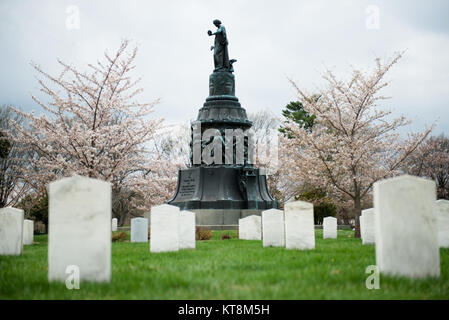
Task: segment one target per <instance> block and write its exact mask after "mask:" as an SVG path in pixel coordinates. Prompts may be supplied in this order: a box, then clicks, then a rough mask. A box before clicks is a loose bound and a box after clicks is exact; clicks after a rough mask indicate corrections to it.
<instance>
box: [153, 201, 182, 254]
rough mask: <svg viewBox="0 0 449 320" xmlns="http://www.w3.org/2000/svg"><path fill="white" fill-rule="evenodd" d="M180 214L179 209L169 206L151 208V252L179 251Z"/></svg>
mask: <svg viewBox="0 0 449 320" xmlns="http://www.w3.org/2000/svg"><path fill="white" fill-rule="evenodd" d="M179 214H180V211H179V207H176V206H172V205H169V204H163V205H160V206H155V207H152V208H151V225H150V230H151V231H150V251H151V252H166V251H178V250H179V230H178V228H179V226H178V224H179Z"/></svg>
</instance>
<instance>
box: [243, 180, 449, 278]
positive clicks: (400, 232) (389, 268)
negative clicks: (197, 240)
mask: <svg viewBox="0 0 449 320" xmlns="http://www.w3.org/2000/svg"><path fill="white" fill-rule="evenodd" d="M284 210H285V212H282V211H281V210H275V209H271V210H267V211H263V212H262V218H261V222H260V217H256V216H251V217H247V218H244V219H241V220H240V221H239V234H240V237H241V238H243V239H260V237H261V238H262V241H263V246H264V247H265V246H284V245H285V247H286V248H295V249H313V248H314V245H315V243H314V241H315V238H314V228H313V205H312V204H309V203H306V202H302V201H296V202H291V203H286V204H285V206H284ZM360 222H361V232H362V237H363V240H362V241H363V243H364V244H369V243H375V245H376V246H375V249H376V250H375V251H376V264H377V266H378V267H379V269H380V271H381V272H382V273H384V274H389V275H399V276H408V277H412V278H423V277H427V276H433V277H439V276H440V251H439V248H440V247H449V201H447V200H438V201H436V186H435V182H434V181H432V180H428V179H423V178H419V177H414V176H409V175H404V176H400V177H395V178H391V179H385V180H382V181H379V182H377V183H375V184H374V208H372V209H368V210H364V212H363V214H362V217H361V219H360ZM323 228H324V229H325V230H324V234H325V235H324V234H323V235H324V237H328V236H330V237H334V232H335V233H336V220H333V219H330V218H327V219H326V221H325V222H324V226H323ZM259 230H261V231H259ZM257 232H259V233H260V232H262V235H258V234H257ZM284 240H285V243H284Z"/></svg>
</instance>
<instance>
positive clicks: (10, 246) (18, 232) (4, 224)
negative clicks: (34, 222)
mask: <svg viewBox="0 0 449 320" xmlns="http://www.w3.org/2000/svg"><path fill="white" fill-rule="evenodd" d="M22 251H23V210H22V209H16V208H11V207H6V208H1V209H0V255H17V256H18V255H21V254H22Z"/></svg>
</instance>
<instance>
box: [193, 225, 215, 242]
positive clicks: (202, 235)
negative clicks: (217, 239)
mask: <svg viewBox="0 0 449 320" xmlns="http://www.w3.org/2000/svg"><path fill="white" fill-rule="evenodd" d="M195 234H196V240H210V239H211V238H212V231H210V230H201V228H200V227H196V229H195Z"/></svg>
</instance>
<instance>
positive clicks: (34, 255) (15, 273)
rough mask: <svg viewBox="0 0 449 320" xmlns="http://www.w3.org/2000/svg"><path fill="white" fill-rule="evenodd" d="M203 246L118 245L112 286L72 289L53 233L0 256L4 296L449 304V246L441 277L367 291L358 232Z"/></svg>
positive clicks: (393, 281) (217, 239) (367, 257)
mask: <svg viewBox="0 0 449 320" xmlns="http://www.w3.org/2000/svg"><path fill="white" fill-rule="evenodd" d="M227 233H232V234H233V236H234V237H233V239H231V240H221V234H222V232H214V237H213V239H212V240H208V241H197V249H196V250H182V251H180V252H176V253H158V254H154V253H150V252H149V244H141V243H129V242H115V243H113V244H112V280H111V283H109V284H94V283H83V282H82V283H81V288H80V289H79V290H68V289H66V287H65V284H64V283H51V284H49V283H48V281H47V236H42V235H41V236H36V237H35V241H36V242H38V243H37V244H34V245H32V246H25V247H24V253H23V255H22V256H18V257H16V256H0V299H449V249H444V250H441V278H440V279H426V280H409V279H404V278H391V277H384V276H381V278H380V289H379V290H368V289H367V288H366V287H365V281H366V278H367V276H368V274H365V268H366V267H367V266H369V265H373V264H375V255H374V246H362V244H361V240H360V239H354V238H353V233H352V231H342V230H339V231H338V239H336V240H335V239H326V240H323V239H322V230H316V249H315V250H310V251H297V250H286V249H283V248H262V242H261V241H245V240H238V239H235V232H233V231H229V232H227Z"/></svg>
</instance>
